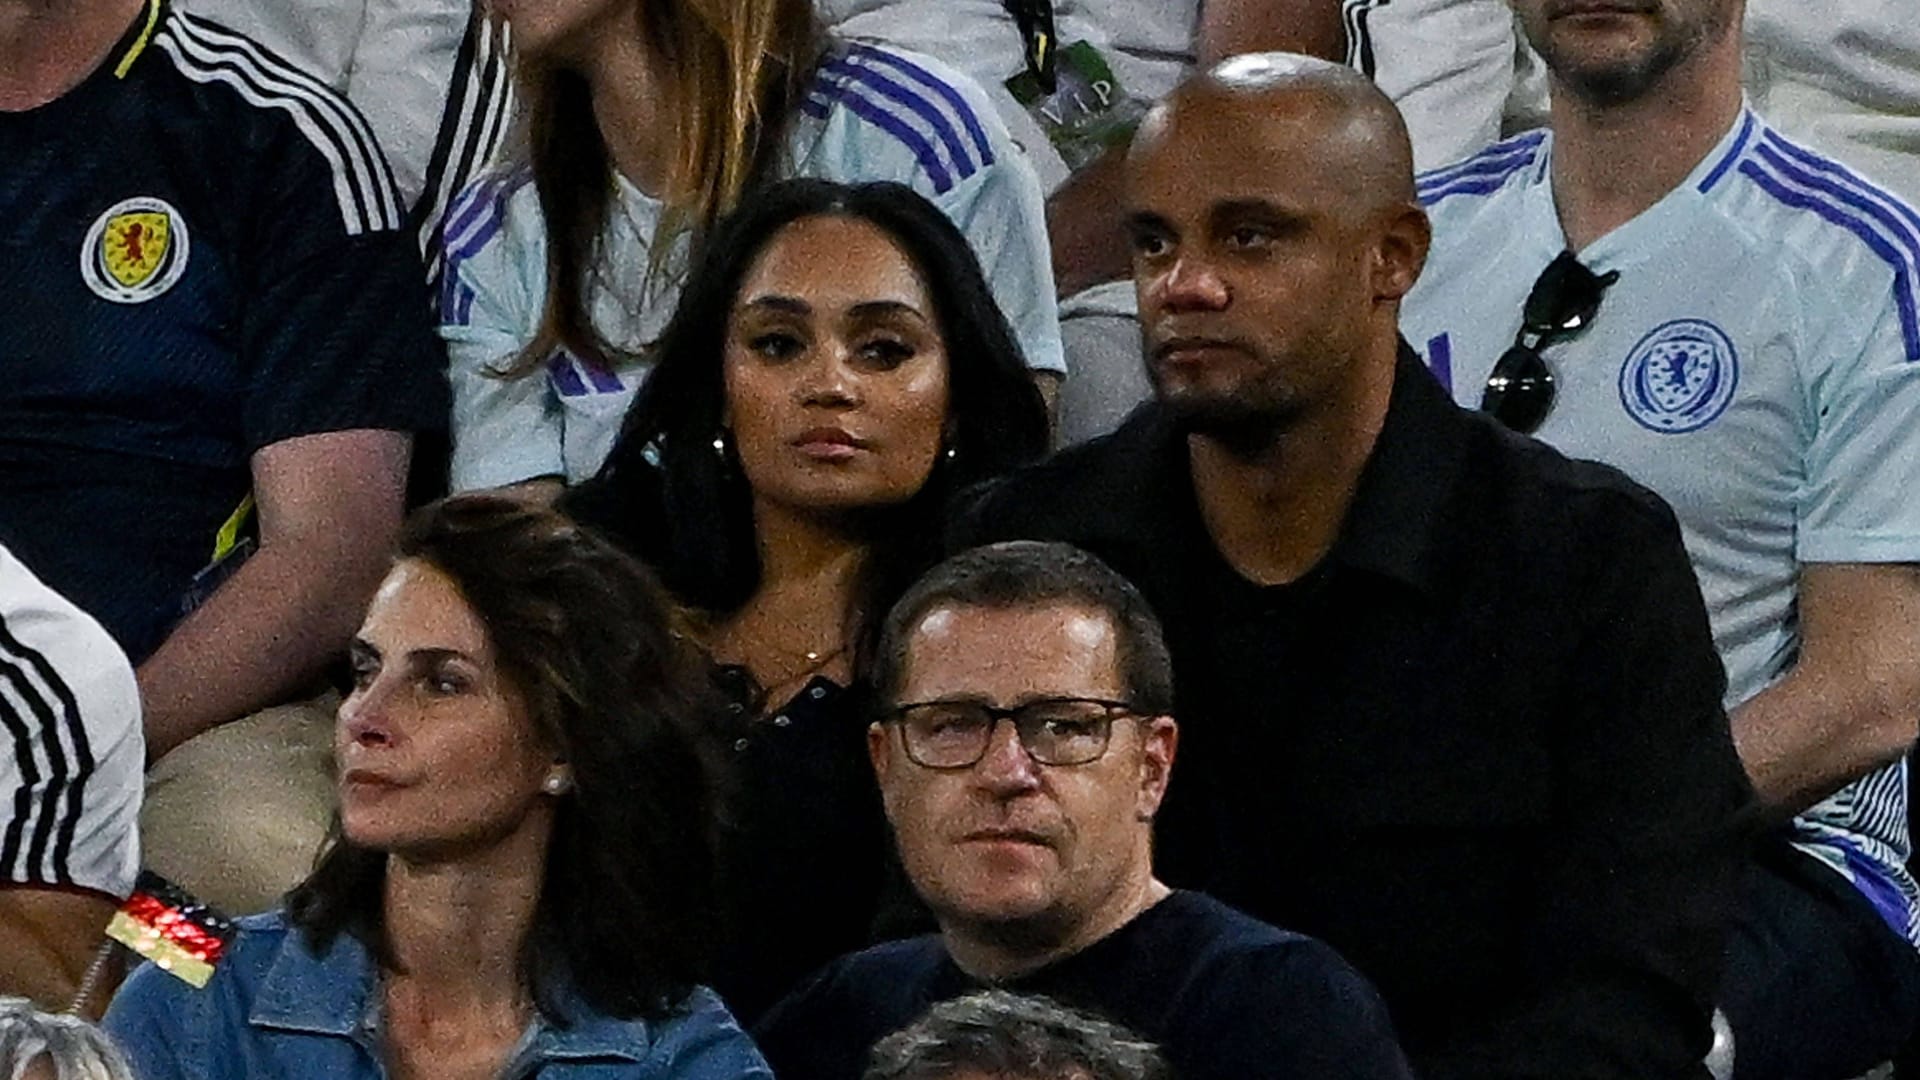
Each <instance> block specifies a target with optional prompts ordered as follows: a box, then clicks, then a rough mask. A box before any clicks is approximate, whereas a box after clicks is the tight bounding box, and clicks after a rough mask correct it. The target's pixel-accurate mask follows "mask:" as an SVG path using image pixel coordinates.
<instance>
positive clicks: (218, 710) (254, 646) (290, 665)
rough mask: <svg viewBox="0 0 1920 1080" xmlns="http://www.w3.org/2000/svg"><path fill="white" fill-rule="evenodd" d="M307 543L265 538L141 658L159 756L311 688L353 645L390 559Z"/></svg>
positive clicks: (150, 731)
mask: <svg viewBox="0 0 1920 1080" xmlns="http://www.w3.org/2000/svg"><path fill="white" fill-rule="evenodd" d="M300 547H301V545H298V544H296V543H285V544H281V545H279V546H276V545H273V544H271V543H269V544H267V545H265V546H263V547H262V548H261V549H260V551H259V552H258V553H257V554H255V555H254V556H253V557H252V558H251V559H248V560H247V562H246V564H245V565H243V566H241V567H240V569H239V570H238V571H236V572H235V573H234V575H233V577H232V578H231V579H229V580H228V581H227V582H226V584H224V585H222V586H221V587H220V588H219V590H217V591H216V592H215V593H214V594H213V595H212V596H211V597H209V598H208V599H207V602H206V603H205V604H204V605H202V606H201V607H200V608H199V609H198V610H196V611H195V612H194V613H193V614H192V615H190V616H188V617H187V619H186V621H185V622H183V623H181V624H180V626H179V627H178V628H177V629H175V630H174V632H173V633H172V634H171V635H170V636H169V637H168V638H167V640H166V642H165V643H164V644H162V645H161V646H160V648H159V650H158V651H156V652H155V653H154V654H153V656H152V657H151V658H149V659H148V660H147V662H146V663H144V664H142V665H141V666H140V669H139V671H138V672H137V673H136V674H137V675H138V677H139V680H140V696H141V700H142V703H143V706H144V708H145V715H146V732H147V758H148V760H149V761H157V760H159V759H160V757H162V756H163V755H165V754H166V753H167V752H168V751H169V750H172V749H173V748H174V747H175V746H178V745H179V744H181V743H183V742H185V741H186V740H188V739H190V738H192V737H194V736H195V735H198V734H200V733H201V732H204V731H207V730H209V729H211V728H214V727H217V726H219V725H220V724H224V723H226V722H228V721H230V720H236V719H238V718H240V717H242V716H245V715H247V714H248V713H251V712H255V711H257V710H259V709H262V708H265V707H267V706H270V705H275V704H278V703H280V702H282V701H285V700H287V699H288V698H289V697H291V696H293V695H295V694H297V693H299V692H301V691H302V690H304V689H305V688H306V687H307V686H308V685H310V684H311V683H312V682H313V680H314V678H315V677H316V676H317V675H318V674H319V672H320V671H321V669H322V668H323V667H324V665H325V664H326V662H327V661H328V660H329V659H330V658H332V657H333V656H335V655H336V654H337V653H338V652H339V651H340V650H341V649H342V648H343V647H344V646H345V644H346V641H347V637H348V636H349V635H350V634H351V633H352V631H353V627H354V626H355V625H356V623H357V620H358V619H359V617H360V614H361V612H362V611H363V610H365V607H366V601H367V598H368V597H369V596H370V595H371V594H372V592H373V588H374V586H375V585H376V584H377V583H378V582H379V577H380V574H381V573H382V572H384V569H385V567H384V565H383V564H382V563H381V562H380V561H379V560H377V559H368V558H366V556H365V555H364V553H362V552H360V551H358V550H345V549H335V550H331V551H329V550H319V551H315V550H311V549H310V548H309V549H307V550H299V548H300Z"/></svg>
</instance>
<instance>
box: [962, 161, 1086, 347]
mask: <svg viewBox="0 0 1920 1080" xmlns="http://www.w3.org/2000/svg"><path fill="white" fill-rule="evenodd" d="M1001 149H1002V153H1003V156H1002V157H1001V158H1000V159H999V160H997V161H996V162H995V163H994V164H992V165H990V166H988V167H986V168H985V169H982V170H981V171H980V172H978V173H976V174H974V175H973V176H970V177H968V178H967V179H966V180H964V181H962V182H961V183H960V184H958V185H957V186H955V187H954V188H953V189H952V190H951V191H949V192H947V193H946V194H945V195H943V196H937V197H935V199H934V201H935V202H936V203H937V204H938V205H939V207H940V209H942V210H944V211H945V212H946V214H947V217H949V218H951V219H952V220H953V223H954V224H955V225H957V226H959V228H960V231H961V232H962V233H964V234H966V237H967V240H968V242H969V243H970V244H971V245H972V247H973V250H974V254H975V255H977V256H978V257H979V259H980V269H981V270H982V271H984V272H985V274H986V277H987V284H988V285H989V286H990V287H991V288H992V289H993V298H994V300H995V301H996V302H998V303H999V305H1000V310H1001V311H1002V312H1004V313H1005V314H1006V316H1007V322H1008V323H1009V324H1011V325H1012V327H1013V335H1014V337H1015V338H1017V339H1019V342H1020V348H1021V350H1022V351H1023V352H1024V353H1026V357H1027V366H1028V367H1030V368H1033V369H1034V370H1035V371H1051V372H1054V373H1055V374H1059V375H1065V374H1066V371H1067V361H1066V349H1065V347H1064V346H1063V345H1062V344H1061V342H1060V306H1059V304H1058V303H1057V302H1056V301H1055V300H1054V285H1053V251H1052V247H1051V245H1050V244H1049V242H1048V239H1047V208H1046V200H1045V199H1043V198H1042V197H1041V195H1040V181H1039V179H1038V178H1037V177H1036V176H1035V175H1034V172H1033V169H1032V167H1031V166H1029V165H1027V163H1026V162H1025V161H1024V160H1021V159H1020V158H1018V157H1015V158H1013V159H1012V160H1009V159H1008V157H1007V156H1005V155H1017V154H1019V151H1018V150H1017V149H1016V148H1014V147H1013V146H1011V145H1006V146H1003V147H1002V148H1001Z"/></svg>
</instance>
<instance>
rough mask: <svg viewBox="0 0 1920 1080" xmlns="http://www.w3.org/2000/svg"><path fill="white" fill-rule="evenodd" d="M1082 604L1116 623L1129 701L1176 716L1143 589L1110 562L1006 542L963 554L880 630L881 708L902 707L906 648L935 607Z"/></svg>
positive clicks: (1044, 545) (1048, 546) (1070, 549)
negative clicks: (900, 701)
mask: <svg viewBox="0 0 1920 1080" xmlns="http://www.w3.org/2000/svg"><path fill="white" fill-rule="evenodd" d="M1045 604H1079V605H1082V606H1085V607H1089V608H1092V609H1093V610H1095V611H1098V612H1100V613H1102V614H1104V615H1105V616H1106V617H1107V618H1108V620H1109V621H1111V622H1112V623H1113V628H1114V633H1115V635H1116V636H1117V641H1116V650H1115V652H1116V657H1115V659H1116V661H1117V662H1118V664H1119V667H1120V677H1121V679H1122V680H1123V681H1125V683H1126V684H1127V699H1128V703H1129V704H1131V705H1132V706H1133V707H1134V708H1135V709H1136V710H1138V711H1139V712H1141V713H1144V714H1147V715H1153V716H1160V715H1166V714H1169V713H1171V712H1172V711H1173V661H1172V660H1171V659H1170V658H1169V657H1168V655H1167V640H1166V635H1165V634H1164V633H1162V631H1161V629H1160V620H1159V619H1158V618H1155V617H1154V614H1153V608H1152V607H1151V606H1150V605H1149V604H1148V603H1147V600H1146V598H1145V597H1143V596H1141V595H1140V590H1139V589H1136V588H1134V587H1133V583H1132V582H1130V581H1128V580H1127V579H1126V578H1124V577H1122V576H1121V575H1120V574H1119V572H1117V571H1115V570H1114V569H1113V568H1112V567H1110V566H1108V565H1107V564H1106V563H1103V562H1101V561H1100V560H1099V559H1097V558H1095V557H1094V556H1092V555H1090V554H1088V553H1087V552H1085V551H1082V550H1080V549H1079V548H1077V547H1074V546H1073V545H1071V544H1062V543H1056V542H1051V541H1041V540H1008V541H1003V542H1001V543H998V544H988V545H987V546H985V547H977V548H974V549H972V550H970V551H963V552H961V553H960V554H958V555H955V556H953V557H951V558H949V559H947V560H946V561H945V562H943V563H941V564H939V565H938V566H935V567H934V568H933V569H931V570H929V571H927V573H926V574H925V575H924V576H923V577H921V579H920V580H919V581H916V582H914V584H913V586H912V587H911V588H909V589H908V590H907V591H906V593H905V594H904V595H902V596H901V597H900V600H899V602H898V603H896V604H894V605H893V610H892V611H890V612H888V613H887V618H886V621H885V622H884V623H883V624H881V627H880V644H879V648H878V649H877V650H876V651H875V654H874V664H873V680H874V689H875V691H876V694H877V699H878V702H879V704H880V706H881V707H882V708H885V707H887V706H889V705H894V704H897V703H898V702H897V700H896V699H897V697H898V695H899V693H900V685H901V683H902V681H903V680H904V679H905V677H906V666H907V642H908V640H909V639H911V638H912V636H913V630H914V627H916V626H918V625H919V623H920V620H921V619H924V618H926V616H927V613H928V612H930V611H932V610H934V609H935V608H938V607H984V608H1015V607H1038V606H1041V605H1045Z"/></svg>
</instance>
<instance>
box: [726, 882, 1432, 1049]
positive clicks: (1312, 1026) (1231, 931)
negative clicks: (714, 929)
mask: <svg viewBox="0 0 1920 1080" xmlns="http://www.w3.org/2000/svg"><path fill="white" fill-rule="evenodd" d="M984 985H985V984H983V983H981V982H979V981H978V980H976V979H974V978H972V977H971V976H969V975H967V974H966V973H965V972H963V971H961V970H960V969H959V967H958V966H956V965H955V964H954V962H953V960H952V959H951V958H950V957H949V956H948V955H947V950H946V947H945V946H944V945H942V944H941V941H940V938H939V937H938V936H935V935H927V936H924V937H917V938H912V939H910V940H907V941H896V942H892V943H890V944H886V945H879V946H876V947H874V948H871V949H867V950H866V951H864V952H859V953H855V954H853V955H851V956H846V957H842V958H841V959H839V960H836V961H834V962H833V963H832V964H831V965H829V966H828V967H827V968H826V969H825V970H823V971H822V972H820V973H819V974H818V975H816V976H814V977H813V979H812V980H810V981H809V982H808V983H806V984H805V985H803V986H802V987H801V988H800V989H799V990H797V991H795V992H794V993H793V995H792V996H790V997H788V998H787V999H786V1000H785V1001H783V1002H781V1003H780V1004H779V1005H778V1006H776V1007H775V1008H774V1010H773V1011H772V1012H770V1013H768V1014H767V1016H766V1018H765V1019H764V1020H762V1021H761V1022H760V1023H759V1024H758V1025H756V1026H755V1028H754V1038H755V1039H756V1040H757V1041H758V1042H759V1043H760V1050H761V1053H763V1054H765V1055H766V1057H767V1063H768V1064H770V1065H772V1066H773V1074H774V1075H775V1076H777V1077H779V1078H780V1080H859V1077H860V1076H861V1075H862V1074H863V1073H864V1072H865V1071H866V1065H867V1055H868V1053H869V1051H871V1050H872V1048H873V1044H874V1043H876V1042H879V1041H880V1040H881V1039H882V1038H884V1037H885V1036H887V1035H889V1034H891V1033H892V1032H894V1031H897V1030H899V1029H900V1028H902V1027H905V1026H906V1025H907V1024H909V1023H911V1022H912V1021H914V1020H916V1019H918V1018H919V1017H920V1016H921V1015H922V1014H924V1013H925V1012H926V1011H927V1009H929V1008H930V1007H932V1006H933V1005H935V1004H937V1003H939V1002H942V1001H947V1000H950V999H953V998H956V997H960V996H962V995H965V994H967V993H969V992H972V991H974V990H978V989H981V988H982V987H983V986H984ZM999 986H1000V987H1001V988H1002V989H1007V990H1012V991H1015V992H1018V993H1025V994H1040V995H1044V996H1046V997H1049V998H1052V999H1054V1000H1055V1001H1059V1002H1062V1003H1064V1004H1067V1005H1072V1006H1074V1007H1076V1008H1080V1009H1085V1010H1088V1011H1091V1012H1094V1013H1098V1014H1100V1015H1103V1016H1105V1017H1107V1018H1108V1019H1110V1020H1113V1021H1115V1022H1117V1023H1119V1024H1121V1025H1122V1026H1124V1027H1127V1028H1130V1029H1132V1030H1133V1031H1134V1032H1135V1033H1136V1034H1138V1035H1141V1036H1143V1037H1145V1038H1147V1039H1149V1040H1151V1041H1153V1042H1155V1043H1157V1044H1159V1045H1160V1047H1161V1049H1162V1051H1163V1052H1164V1053H1165V1054H1166V1057H1167V1060H1168V1063H1169V1064H1171V1065H1172V1066H1173V1070H1174V1075H1176V1076H1178V1077H1180V1080H1252V1078H1256V1077H1271V1078H1274V1080H1289V1078H1293V1077H1300V1078H1302V1080H1307V1078H1311V1080H1409V1078H1410V1076H1411V1074H1410V1073H1409V1072H1408V1071H1407V1064H1406V1060H1405V1058H1404V1057H1402V1055H1401V1053H1400V1048H1399V1045H1398V1044H1397V1042H1396V1041H1395V1039H1394V1034H1393V1026H1392V1024H1391V1023H1390V1022H1389V1021H1388V1019H1387V1010H1386V1006H1384V1005H1383V1004H1381V1002H1380V997H1379V995H1378V994H1376V993H1375V992H1374V989H1373V987H1372V986H1371V985H1369V984H1368V982H1367V981H1366V979H1364V978H1363V977H1361V975H1360V974H1359V973H1358V972H1356V971H1354V970H1353V968H1351V967H1349V966H1348V965H1347V963H1346V961H1344V960H1342V959H1341V958H1340V956H1339V954H1337V953H1335V952H1334V951H1333V950H1332V949H1331V948H1328V947H1327V946H1326V945H1324V944H1322V943H1320V942H1318V941H1315V940H1313V939H1312V938H1308V937H1303V936H1301V935H1299V934H1292V933H1287V932H1286V931H1283V930H1276V929H1274V928H1273V927H1271V926H1268V925H1267V924H1266V923H1263V922H1258V921H1256V920H1254V919H1252V918H1250V917H1248V916H1246V915H1243V914H1241V913H1240V912H1238V911H1235V910H1234V909H1232V908H1230V907H1228V906H1226V905H1225V904H1222V903H1220V902H1219V901H1217V900H1214V899H1213V898H1211V897H1209V896H1206V895H1204V894H1202V893H1196V892H1183V891H1176V892H1174V893H1173V894H1172V895H1170V896H1168V897H1167V898H1166V899H1164V900H1162V901H1160V902H1159V903H1158V904H1155V905H1154V906H1152V907H1150V908H1148V909H1147V910H1146V911H1144V912H1141V913H1140V915H1138V916H1137V917H1135V918H1134V920H1133V921H1132V922H1130V923H1128V924H1127V925H1125V926H1123V927H1121V928H1120V929H1119V930H1116V931H1114V932H1113V933H1111V934H1109V935H1107V936H1106V937H1104V938H1102V939H1100V940H1099V941H1097V942H1094V943H1093V944H1092V945H1090V946H1088V947H1087V948H1085V949H1082V950H1081V951H1080V952H1077V953H1075V954H1073V955H1072V956H1069V957H1067V958H1066V959H1064V960H1060V961H1057V962H1055V963H1053V964H1050V965H1048V966H1047V967H1045V968H1042V969H1040V970H1039V971H1036V972H1033V973H1031V974H1029V975H1026V976H1023V977H1021V978H1018V979H1013V980H1010V981H1008V982H1005V983H1001V984H999Z"/></svg>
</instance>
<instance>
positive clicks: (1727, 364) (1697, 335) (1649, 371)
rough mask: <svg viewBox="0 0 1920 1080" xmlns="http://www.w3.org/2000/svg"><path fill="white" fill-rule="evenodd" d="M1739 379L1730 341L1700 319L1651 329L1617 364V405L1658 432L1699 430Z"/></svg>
mask: <svg viewBox="0 0 1920 1080" xmlns="http://www.w3.org/2000/svg"><path fill="white" fill-rule="evenodd" d="M1739 382H1740V360H1739V357H1738V356H1737V355H1736V354H1735V352H1734V348H1733V339H1731V338H1729V337H1727V335H1726V333H1725V332H1724V331H1722V330H1721V329H1720V328H1719V327H1717V326H1715V325H1713V324H1712V323H1710V322H1707V321H1705V320H1703V319H1675V320H1674V321H1672V322H1670V323H1664V324H1662V325H1660V326H1657V327H1655V328H1654V329H1653V332H1652V333H1650V334H1648V335H1647V336H1646V337H1643V338H1641V339H1640V344H1638V345H1635V346H1634V347H1633V351H1632V352H1631V353H1628V354H1627V362H1626V363H1625V364H1622V365H1621V366H1620V404H1621V405H1622V406H1624V407H1625V408H1626V410H1627V415H1628V416H1631V417H1633V418H1634V419H1635V420H1636V421H1638V422H1639V423H1640V426H1642V427H1644V428H1647V429H1648V430H1650V431H1657V432H1659V433H1660V434H1662V435H1681V434H1685V433H1686V432H1689V431H1699V430H1700V429H1701V428H1703V427H1706V426H1707V425H1708V424H1711V423H1713V422H1714V421H1715V420H1717V419H1719V417H1720V414H1721V413H1723V412H1725V411H1726V408H1727V405H1728V403H1730V402H1731V401H1732V400H1733V391H1734V388H1735V387H1736V386H1738V385H1739Z"/></svg>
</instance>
